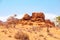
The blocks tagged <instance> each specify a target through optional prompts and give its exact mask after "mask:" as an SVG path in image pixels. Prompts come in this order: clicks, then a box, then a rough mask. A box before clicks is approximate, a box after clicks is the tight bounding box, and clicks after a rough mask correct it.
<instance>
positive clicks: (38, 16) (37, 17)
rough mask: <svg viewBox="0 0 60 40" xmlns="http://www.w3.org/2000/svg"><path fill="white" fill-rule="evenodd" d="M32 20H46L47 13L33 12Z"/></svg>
mask: <svg viewBox="0 0 60 40" xmlns="http://www.w3.org/2000/svg"><path fill="white" fill-rule="evenodd" d="M31 20H32V21H44V20H45V15H44V14H43V13H42V12H33V13H32V18H31Z"/></svg>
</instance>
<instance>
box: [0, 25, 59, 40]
mask: <svg viewBox="0 0 60 40" xmlns="http://www.w3.org/2000/svg"><path fill="white" fill-rule="evenodd" d="M0 40H60V29H59V28H57V27H51V28H48V27H39V26H30V25H21V24H18V25H16V26H15V28H14V27H10V28H4V27H2V26H0Z"/></svg>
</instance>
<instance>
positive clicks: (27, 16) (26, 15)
mask: <svg viewBox="0 0 60 40" xmlns="http://www.w3.org/2000/svg"><path fill="white" fill-rule="evenodd" d="M30 18H31V17H30V15H28V14H25V15H24V17H23V20H30Z"/></svg>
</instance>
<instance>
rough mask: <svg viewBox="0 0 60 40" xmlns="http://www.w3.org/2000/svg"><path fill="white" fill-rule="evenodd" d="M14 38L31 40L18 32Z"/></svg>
mask: <svg viewBox="0 0 60 40" xmlns="http://www.w3.org/2000/svg"><path fill="white" fill-rule="evenodd" d="M14 38H15V39H19V40H29V36H28V35H27V34H25V33H23V32H17V33H16V34H15V36H14Z"/></svg>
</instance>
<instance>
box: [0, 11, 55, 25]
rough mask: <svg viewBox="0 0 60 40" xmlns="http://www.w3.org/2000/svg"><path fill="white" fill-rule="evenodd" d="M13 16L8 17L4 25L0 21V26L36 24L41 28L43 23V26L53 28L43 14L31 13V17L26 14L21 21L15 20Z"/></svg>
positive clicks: (51, 23)
mask: <svg viewBox="0 0 60 40" xmlns="http://www.w3.org/2000/svg"><path fill="white" fill-rule="evenodd" d="M15 16H16V15H14V17H13V16H11V17H9V18H8V19H7V21H6V22H4V23H2V21H0V24H1V25H2V24H3V25H5V26H9V25H11V24H13V25H16V24H22V25H35V24H36V25H40V26H41V25H43V23H45V24H44V25H48V26H55V24H54V23H53V22H51V21H50V20H46V19H45V15H44V13H43V12H33V13H32V15H31V16H30V15H28V14H25V15H24V16H23V18H22V19H18V18H15ZM42 22H43V23H42Z"/></svg>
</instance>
